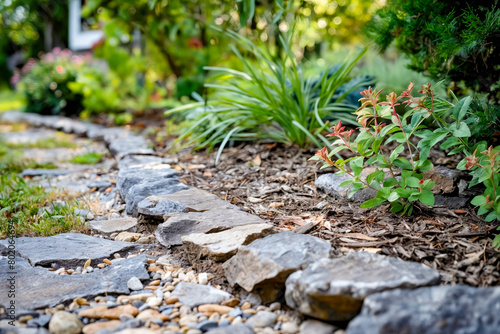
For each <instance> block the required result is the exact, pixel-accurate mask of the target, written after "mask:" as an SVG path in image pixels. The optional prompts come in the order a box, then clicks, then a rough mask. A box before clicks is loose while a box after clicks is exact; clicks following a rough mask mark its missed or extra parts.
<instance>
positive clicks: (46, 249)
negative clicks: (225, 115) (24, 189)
mask: <svg viewBox="0 0 500 334" xmlns="http://www.w3.org/2000/svg"><path fill="white" fill-rule="evenodd" d="M1 117H2V119H3V121H8V122H27V123H29V124H31V125H32V126H34V127H36V128H34V129H30V130H28V132H27V135H28V136H30V135H31V134H33V138H38V139H40V138H45V137H47V136H51V135H52V134H53V133H54V132H53V130H49V129H56V130H62V131H65V132H68V133H74V134H76V135H79V136H84V137H87V138H90V139H93V140H94V144H92V145H97V146H96V147H99V145H105V147H106V148H107V149H108V150H109V152H110V154H111V156H112V157H113V159H109V160H106V161H105V162H103V163H102V164H100V165H97V166H86V167H78V168H76V167H74V165H69V164H68V165H64V166H62V167H63V168H60V170H56V171H53V170H52V171H40V170H28V171H24V172H23V175H30V176H33V181H34V182H39V183H41V184H45V185H50V186H51V187H60V188H65V189H70V190H72V191H80V192H87V193H88V192H89V189H93V192H92V194H90V195H89V196H90V197H91V198H93V199H94V200H96V201H97V200H98V202H99V205H97V206H95V207H92V208H91V209H92V210H91V211H92V212H90V213H89V214H88V215H87V214H85V216H86V217H87V218H91V219H90V221H89V222H88V226H89V228H90V230H91V235H84V234H76V233H65V234H60V235H57V236H52V237H41V238H18V239H16V240H15V245H16V253H15V254H11V253H9V249H8V246H9V240H2V241H0V256H1V257H0V263H1V266H2V269H1V270H0V296H2V297H1V298H0V306H2V310H0V333H48V332H50V333H55V334H59V333H61V334H63V333H69V334H72V333H75V334H76V333H82V332H83V333H85V334H94V333H99V334H108V333H121V334H126V333H145V334H148V333H163V334H173V333H188V334H200V333H209V334H239V333H241V334H246V333H248V334H251V333H265V334H272V333H274V334H279V333H289V334H293V333H303V334H309V333H311V334H323V333H324V334H327V333H328V334H331V333H336V334H341V333H348V334H350V333H403V332H404V333H422V332H425V333H496V332H498V328H500V317H499V316H498V310H499V309H500V287H494V288H471V287H466V286H440V285H439V281H440V277H439V273H438V272H437V271H436V270H434V269H431V268H429V267H426V266H424V265H422V264H418V263H412V262H405V261H402V260H400V259H395V258H390V257H387V256H383V255H377V254H369V253H363V252H360V253H350V254H347V255H345V256H341V257H337V256H336V254H337V253H338V252H337V251H336V250H335V249H333V248H332V246H331V245H330V244H329V243H327V242H325V241H323V240H321V239H318V238H315V237H312V236H309V235H304V234H299V233H293V232H289V231H280V230H277V229H276V228H275V227H273V226H272V225H270V224H269V223H267V222H265V221H263V220H262V219H260V218H259V217H256V216H253V215H250V214H248V213H246V212H244V211H242V210H240V209H239V208H237V207H235V206H233V205H231V204H229V203H227V202H225V201H223V200H222V199H220V198H218V197H217V196H215V195H212V194H209V193H207V192H205V191H202V190H199V189H194V188H189V187H187V186H186V185H184V184H182V183H180V182H179V179H178V175H177V172H176V171H175V170H174V169H172V168H171V165H170V164H171V163H172V161H171V160H170V159H168V158H164V157H158V156H155V153H154V151H153V150H152V149H151V148H150V147H149V146H148V143H147V141H146V140H145V139H144V138H143V137H141V136H139V135H136V134H134V133H133V132H131V131H127V130H124V129H121V128H103V127H100V126H97V125H93V124H86V123H83V122H80V121H75V120H71V119H67V118H63V117H57V116H39V115H31V114H22V113H17V112H8V113H3V114H1ZM47 128H48V129H47ZM4 139H6V140H17V141H22V140H27V139H26V134H24V135H22V134H19V133H17V134H15V135H14V134H13V135H12V136H10V134H8V135H4ZM78 140H80V139H78ZM44 154H45V153H44V151H43V150H40V152H39V155H40V156H41V157H44ZM47 154H49V155H50V154H52V153H50V152H49V153H47ZM52 157H54V155H52ZM56 158H57V157H56ZM319 186H320V185H318V187H319ZM92 216H94V217H93V218H92ZM8 256H10V258H12V257H13V256H14V257H15V270H16V274H15V288H16V296H15V298H10V297H7V296H8V294H9V289H10V288H11V285H10V283H9V279H11V274H9V271H8V270H4V268H5V269H7V265H8V260H9V257H8ZM189 264H190V265H191V266H189ZM227 282H229V284H228V283H227ZM9 298H10V299H9ZM9 300H15V313H16V317H15V320H14V323H15V325H16V326H15V327H14V326H11V325H10V324H9V321H11V319H10V317H9V314H10V313H11V311H10V309H12V307H11V304H10V301H9ZM9 307H10V309H9ZM318 319H319V320H318Z"/></svg>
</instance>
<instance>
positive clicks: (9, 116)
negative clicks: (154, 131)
mask: <svg viewBox="0 0 500 334" xmlns="http://www.w3.org/2000/svg"><path fill="white" fill-rule="evenodd" d="M0 119H2V120H3V121H7V122H26V123H29V124H30V125H32V126H37V127H40V126H44V127H48V128H52V129H56V130H60V131H63V132H67V133H74V134H76V135H80V136H86V137H88V138H89V139H93V140H97V141H103V142H104V143H105V144H106V146H107V148H108V150H109V151H110V153H111V155H112V156H113V157H114V158H115V159H116V161H117V163H118V164H117V168H118V170H119V174H120V173H121V174H122V175H127V176H126V177H128V179H127V180H125V179H122V180H120V177H119V180H118V182H117V183H118V184H122V185H123V184H127V185H126V186H125V187H121V189H118V191H119V192H120V194H121V196H122V198H123V199H124V201H125V202H126V209H127V213H128V214H132V215H134V216H137V215H141V214H144V213H147V212H150V211H152V212H154V214H153V216H154V217H153V218H156V219H158V218H159V217H161V214H160V213H158V212H159V211H161V210H160V206H158V207H155V205H156V204H157V203H162V204H161V208H167V209H166V210H170V211H168V213H167V214H166V215H164V216H163V219H165V222H164V223H163V224H161V225H160V226H159V228H158V230H160V231H161V229H162V228H165V226H168V225H169V220H170V219H172V220H171V222H172V221H181V222H184V223H185V222H190V224H191V225H192V226H195V225H197V224H198V225H200V224H201V225H203V218H199V217H208V216H210V215H214V212H216V211H217V210H219V211H222V212H223V215H225V217H226V219H229V222H228V223H225V224H224V226H223V227H219V228H217V226H210V227H209V228H202V229H201V233H198V234H196V235H192V234H191V233H195V232H199V231H196V229H194V230H192V231H191V230H188V231H187V233H186V234H184V235H182V234H179V235H177V236H176V238H177V239H181V238H182V241H183V242H185V243H189V245H188V246H187V247H188V248H187V249H188V250H189V251H187V254H189V257H190V259H191V261H196V260H197V259H198V257H197V256H196V254H194V253H196V252H197V251H199V252H200V253H202V254H203V255H204V256H206V255H207V254H211V253H210V252H211V249H210V248H208V249H207V248H204V246H203V243H204V242H205V243H206V244H208V245H209V247H211V248H212V253H213V249H214V248H217V249H225V248H230V251H231V252H232V253H231V254H230V256H224V255H220V254H218V253H217V255H216V256H215V255H213V256H212V259H213V260H217V259H219V260H220V261H221V262H224V265H225V266H226V267H227V266H228V264H229V263H230V262H231V261H232V262H233V263H236V261H238V259H241V261H243V262H244V261H245V260H246V261H258V263H259V265H261V266H262V268H263V269H265V270H262V271H263V272H266V275H267V276H269V277H273V280H272V285H273V287H272V289H275V290H276V289H277V290H282V291H281V293H276V296H281V297H283V293H284V290H285V281H286V282H287V284H286V288H287V291H286V293H287V302H288V304H289V306H291V307H292V308H293V307H295V308H297V309H298V311H299V312H301V311H302V312H303V313H304V314H305V315H307V316H311V317H315V318H318V319H322V320H326V321H334V320H338V319H331V318H329V317H328V315H326V316H325V314H327V313H328V312H325V311H324V310H320V311H321V312H319V311H318V312H316V311H315V310H314V306H313V305H314V303H315V302H314V300H313V299H314V298H316V297H317V298H319V303H320V304H321V307H323V308H329V307H332V308H333V307H335V305H329V304H328V303H324V300H321V298H322V295H321V294H317V293H309V295H303V296H301V295H300V293H301V292H300V291H298V290H295V289H296V288H295V285H296V284H297V278H298V277H300V275H301V273H307V270H308V268H309V267H310V266H313V265H314V263H315V261H317V260H316V259H314V261H313V260H310V261H303V262H301V263H299V264H297V265H295V264H294V265H290V261H292V259H291V258H290V257H296V256H297V254H293V252H290V247H292V248H293V241H291V242H292V244H290V245H287V247H275V249H274V250H273V248H272V247H267V248H265V249H260V248H259V247H260V245H264V244H265V240H266V239H267V240H274V239H277V240H279V238H277V237H276V236H277V235H279V234H281V233H274V232H276V231H273V233H271V231H270V230H269V228H263V229H262V230H265V231H266V232H265V233H262V234H261V235H259V234H258V233H254V234H252V236H251V238H240V239H241V240H243V243H242V244H241V245H240V247H237V251H235V250H234V240H230V241H232V242H233V244H231V245H230V246H231V247H233V248H231V247H227V245H226V244H224V240H221V241H220V242H218V241H217V240H214V237H215V234H217V235H221V236H231V235H232V234H231V233H221V232H224V231H228V230H230V229H231V228H233V227H234V226H239V228H241V226H245V225H252V224H253V225H256V224H265V222H264V221H261V220H260V218H258V217H256V216H254V219H252V218H251V215H249V214H247V213H244V212H243V211H241V210H239V209H238V208H234V206H232V205H231V204H230V203H227V202H226V204H227V206H225V205H224V204H223V202H224V201H223V200H221V199H215V198H214V202H213V203H214V204H213V208H210V201H209V202H208V203H209V204H208V206H207V205H206V203H205V207H204V209H195V208H192V207H190V205H191V206H193V207H194V205H193V204H192V201H193V199H192V198H189V196H184V197H183V196H179V197H177V198H176V196H175V194H176V193H177V192H179V191H183V190H186V189H188V188H189V187H187V186H184V187H182V186H179V184H181V183H180V182H179V180H178V174H177V172H175V173H174V172H173V170H169V168H170V166H169V165H168V162H171V161H170V159H168V158H161V157H159V156H158V155H156V153H155V152H154V150H153V149H152V148H151V147H150V146H149V144H148V142H147V140H146V139H145V138H144V137H142V136H140V135H137V134H134V133H133V132H132V131H129V130H125V129H122V128H118V127H114V128H105V127H104V126H101V125H95V124H90V123H85V122H82V121H79V120H74V119H70V118H67V117H61V116H42V115H37V114H28V113H22V112H18V111H10V112H4V113H2V114H0ZM141 171H142V172H143V174H144V173H150V176H149V177H146V178H141V176H139V177H137V178H134V175H135V174H137V175H139V174H141ZM151 175H152V176H151ZM124 177H125V176H124ZM162 178H163V179H162ZM158 179H162V180H163V181H162V180H160V181H158ZM157 182H163V183H161V184H159V183H157ZM158 185H160V186H161V187H160V188H163V189H164V190H165V189H166V190H165V191H163V192H155V190H154V189H157V188H158ZM117 188H120V187H118V186H117ZM196 191H197V192H202V193H206V196H208V197H210V196H214V195H212V194H210V193H208V192H206V191H201V190H196ZM138 196H139V197H138ZM150 196H160V197H159V198H158V197H150ZM162 196H163V197H162ZM128 197H130V198H128ZM138 198H140V200H139V201H138V200H137V199H138ZM182 198H189V200H191V204H189V203H183V199H182ZM212 198H213V197H212ZM141 201H145V202H141ZM177 201H178V202H177ZM221 203H222V204H221ZM138 205H140V209H139V210H138V209H137V206H138ZM221 205H222V207H221ZM146 209H148V210H146ZM232 214H235V215H237V216H238V219H239V223H234V224H232V223H231V222H230V216H231V215H232ZM247 215H248V217H245V216H247ZM242 220H243V221H242ZM246 221H247V223H245V222H246ZM165 224H166V225H165ZM269 226H270V227H271V225H269ZM158 230H157V233H156V236H157V237H158V236H159V235H161V233H159V232H158ZM203 233H205V234H207V235H210V241H209V242H208V241H204V240H203V235H202V234H203ZM282 233H290V232H282ZM299 235H300V234H297V239H301V240H300V242H298V245H300V246H301V247H304V245H305V244H308V242H310V241H307V240H302V239H303V238H299ZM300 236H303V237H307V238H312V239H317V241H321V242H324V241H323V240H321V239H319V238H316V237H312V236H306V235H300ZM230 238H232V239H234V237H230ZM177 239H176V240H177ZM198 239H201V240H202V241H201V242H200V243H199V244H196V245H194V244H193V242H194V241H193V240H198ZM173 244H174V245H175V244H177V243H173ZM200 244H201V246H200ZM214 244H215V245H214ZM219 244H220V245H219ZM252 245H253V247H254V249H253V248H252ZM167 246H170V245H167ZM250 249H251V250H252V251H249V250H250ZM195 250H196V251H195ZM298 250H299V251H300V249H298ZM246 254H247V255H248V254H251V256H252V259H249V258H245V256H246ZM331 258H332V256H331V255H330V256H324V257H323V259H330V260H325V261H327V262H328V264H329V265H332V266H334V265H335V261H333V260H331ZM391 259H392V258H389V257H387V256H384V255H378V256H371V257H369V259H368V260H367V261H372V263H371V268H372V269H371V270H372V271H374V272H377V271H378V270H379V269H380V271H383V269H384V266H387V260H391ZM379 260H380V263H377V261H379ZM320 261H321V260H320ZM391 261H392V260H391ZM398 262H401V263H403V264H404V263H405V262H406V264H407V265H408V266H409V265H410V262H408V261H403V260H399V259H398ZM256 263H257V262H256ZM320 263H321V262H320ZM354 265H356V264H355V263H353V266H354ZM377 265H380V268H377ZM316 266H318V265H317V263H316ZM348 267H349V265H345V264H344V266H343V270H346V268H347V269H348ZM311 268H312V269H310V270H313V271H314V268H313V267H311ZM425 270H426V271H427V272H429V271H433V270H434V269H432V268H428V267H426V268H425ZM270 271H271V273H270ZM434 272H435V273H434V276H437V277H438V276H439V273H438V272H437V271H436V270H434ZM293 273H295V274H293ZM291 274H293V275H292V276H291V278H290V277H289V276H290V275H291ZM246 275H248V276H249V277H250V276H251V277H250V278H251V279H252V280H253V281H255V282H260V284H265V283H266V280H268V281H269V277H262V278H259V277H254V276H258V273H255V271H254V272H246ZM417 275H418V273H417ZM233 276H234V273H232V272H231V270H227V268H226V278H227V279H228V281H229V282H231V283H232V284H233V285H236V284H237V281H236V280H235V279H234V277H233ZM341 276H342V275H341ZM274 277H276V279H274ZM322 279H323V280H322V281H313V282H309V283H308V286H302V287H301V289H302V290H304V291H306V290H307V291H309V290H311V289H312V290H313V291H322V290H324V291H326V290H328V289H327V287H330V285H331V284H338V285H339V286H343V285H345V284H356V283H357V284H361V288H364V287H363V282H362V281H361V282H356V281H354V282H353V281H350V282H349V283H346V282H344V281H343V279H344V278H342V277H341V278H333V281H329V279H332V278H330V277H326V278H324V277H323V278H322ZM277 282H278V283H277ZM435 284H438V281H437V280H435V279H434V280H431V281H429V282H424V283H423V284H414V285H411V286H405V285H402V287H401V289H399V290H394V291H395V292H393V294H397V293H398V292H397V291H408V292H409V293H413V294H416V295H418V290H419V289H430V288H427V287H424V286H425V285H435ZM249 286H250V285H249ZM251 286H252V288H253V285H251ZM247 288H248V289H250V288H249V287H247ZM440 288H442V289H449V286H442V287H440V286H434V288H433V289H440ZM325 289H326V290H325ZM392 289H393V287H387V288H384V287H381V288H380V289H375V290H376V291H374V293H373V294H370V296H367V298H370V299H369V300H370V301H373V300H377V298H378V297H377V296H385V295H386V294H391V293H392V292H388V291H391V290H392ZM493 289H494V288H481V289H479V288H472V287H471V288H470V289H469V291H472V292H471V293H470V295H472V296H474V293H475V292H477V297H476V298H478V300H480V298H481V297H482V296H484V295H485V292H484V291H485V290H488V291H491V292H492V293H493V291H494V293H495V294H497V293H498V289H499V288H497V289H496V290H493ZM262 290H263V291H266V293H269V289H262ZM344 290H345V291H344ZM344 290H342V291H343V292H342V295H345V296H348V295H349V293H350V294H351V295H350V298H353V299H354V300H355V302H360V303H361V304H362V306H361V308H360V311H356V312H354V314H353V316H352V317H351V316H349V317H348V318H349V320H350V319H351V318H354V319H358V318H359V317H361V316H363V317H365V318H366V317H367V314H370V309H369V308H370V305H368V306H367V305H366V304H365V303H363V301H364V298H365V295H363V296H361V297H360V296H359V295H355V292H352V291H350V292H349V291H348V290H350V288H347V289H344ZM422 291H423V292H424V291H429V290H422ZM247 292H249V293H250V292H259V291H254V290H251V291H247ZM275 292H276V291H275ZM304 293H306V294H307V292H304ZM335 294H337V293H336V292H335ZM486 294H487V292H486ZM292 295H293V298H295V300H302V299H308V304H307V305H306V306H307V307H305V308H306V309H307V310H306V311H304V310H301V308H300V307H299V306H298V305H296V303H295V302H293V301H291V300H292V299H293V298H292ZM315 296H316V297H315ZM335 296H336V295H335ZM339 296H340V295H339ZM335 298H337V299H338V298H343V297H335ZM380 298H382V297H380ZM347 304H349V302H348V303H347ZM367 304H369V303H367ZM471 305H474V303H472V304H471ZM472 307H473V306H471V309H470V310H471V311H472V310H473V309H472ZM303 308H304V306H303ZM466 311H467V310H466ZM466 311H465V312H464V313H467V312H466ZM485 312H487V310H486V311H485ZM359 314H361V315H359ZM480 316H482V317H486V316H490V315H489V314H488V315H486V314H482V315H478V317H480ZM491 316H493V313H492V315H491ZM416 318H418V317H417V316H416ZM314 321H316V320H314ZM354 321H356V320H354ZM457 321H459V319H457ZM360 322H361V320H359V321H357V322H355V323H354V322H353V324H359V323H360ZM395 322H397V319H396V320H395ZM401 322H404V321H402V320H401ZM347 332H349V333H351V332H352V333H354V332H357V331H356V330H355V329H354V327H348V330H347ZM375 332H382V331H374V333H375ZM410 332H411V331H410ZM214 333H215V331H214Z"/></svg>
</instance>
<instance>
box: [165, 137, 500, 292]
mask: <svg viewBox="0 0 500 334" xmlns="http://www.w3.org/2000/svg"><path fill="white" fill-rule="evenodd" d="M313 154H314V151H312V150H303V149H298V148H296V147H288V146H284V145H280V144H257V145H241V146H238V147H233V148H227V149H225V150H224V153H223V154H222V156H221V159H220V162H219V164H217V165H216V164H215V163H214V162H215V155H216V153H211V154H205V153H195V154H192V153H189V152H185V153H178V154H176V155H175V156H172V155H170V157H176V163H175V164H173V167H174V168H176V169H177V170H178V171H179V172H180V176H181V180H182V181H183V182H184V183H186V184H188V185H191V186H196V187H198V188H201V189H205V190H208V191H210V192H212V193H214V194H216V195H218V196H220V197H221V198H223V199H225V200H227V201H229V202H231V203H233V204H235V205H237V206H239V207H242V208H244V209H245V210H248V211H249V212H251V213H254V214H257V215H259V216H260V217H261V218H263V219H266V220H269V221H270V222H272V223H274V224H275V225H276V226H278V227H279V228H281V229H284V230H286V229H289V230H295V229H299V231H301V232H302V233H309V234H311V235H314V236H318V237H320V238H323V239H325V240H328V241H331V242H332V244H333V246H334V247H335V249H336V250H337V251H338V252H342V253H345V252H352V251H360V250H364V251H368V252H374V253H380V254H385V255H389V256H394V257H399V258H401V259H404V260H409V261H415V262H421V263H424V264H426V265H428V266H430V267H432V268H435V269H437V270H439V271H440V273H441V274H442V278H443V283H445V284H450V283H452V284H455V283H463V284H467V285H471V286H493V285H497V284H498V283H499V281H500V277H499V276H500V275H499V271H500V261H499V260H500V252H498V251H496V250H495V249H494V248H492V246H491V243H492V239H493V237H494V233H495V231H494V230H495V229H496V227H497V226H496V225H495V223H486V222H484V219H482V218H481V217H478V216H477V215H476V214H475V209H474V208H473V207H471V206H467V207H464V208H460V209H456V210H453V209H449V208H447V207H445V206H441V207H434V208H429V207H425V208H423V207H422V208H420V209H418V210H415V212H414V213H413V215H412V216H411V217H408V216H399V215H396V214H392V213H390V212H389V208H388V206H380V207H377V208H372V209H361V208H360V207H359V203H354V202H350V201H345V202H339V201H336V200H334V199H333V198H332V197H330V196H328V195H326V194H324V193H322V192H319V191H318V190H317V189H316V187H315V186H314V182H315V180H316V179H317V177H318V176H319V175H320V173H328V172H333V170H321V171H319V170H318V169H317V167H316V166H315V164H314V163H313V162H308V159H309V158H310V157H311V156H312V155H313ZM439 159H441V160H439ZM434 160H435V161H438V162H439V161H443V162H444V161H445V160H446V159H443V157H439V155H437V156H436V157H435V158H434Z"/></svg>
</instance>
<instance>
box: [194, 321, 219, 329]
mask: <svg viewBox="0 0 500 334" xmlns="http://www.w3.org/2000/svg"><path fill="white" fill-rule="evenodd" d="M218 326H219V324H218V323H217V321H210V320H205V321H201V322H200V323H199V324H198V326H197V328H198V329H199V330H200V331H202V332H208V331H209V330H211V329H213V328H217V327H218Z"/></svg>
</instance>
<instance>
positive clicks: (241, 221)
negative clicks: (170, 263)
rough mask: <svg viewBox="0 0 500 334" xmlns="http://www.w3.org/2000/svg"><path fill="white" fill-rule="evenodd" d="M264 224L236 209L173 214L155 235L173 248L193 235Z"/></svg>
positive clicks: (161, 241)
mask: <svg viewBox="0 0 500 334" xmlns="http://www.w3.org/2000/svg"><path fill="white" fill-rule="evenodd" d="M264 223H265V221H264V220H262V219H261V218H259V217H257V216H254V215H251V214H249V213H246V212H243V211H241V210H235V209H215V210H210V211H205V212H188V213H173V214H172V215H171V216H170V217H169V218H168V219H167V221H166V222H164V223H163V224H160V225H158V228H157V229H156V232H155V235H156V238H157V239H158V241H159V242H160V243H161V244H162V245H164V246H166V247H171V246H180V245H182V240H181V237H182V236H185V235H189V234H192V233H216V232H221V231H225V230H228V229H230V228H232V227H235V226H241V225H250V224H264Z"/></svg>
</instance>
